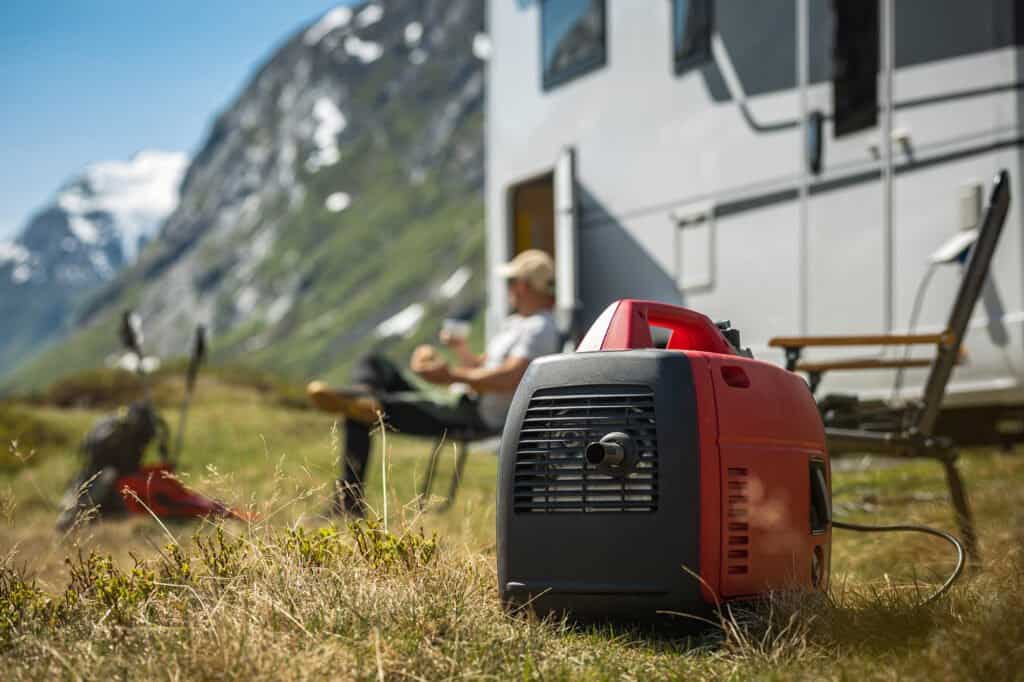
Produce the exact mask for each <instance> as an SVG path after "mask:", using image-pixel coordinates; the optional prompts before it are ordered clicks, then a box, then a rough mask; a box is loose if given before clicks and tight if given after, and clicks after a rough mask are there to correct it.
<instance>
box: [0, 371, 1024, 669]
mask: <svg viewBox="0 0 1024 682" xmlns="http://www.w3.org/2000/svg"><path fill="white" fill-rule="evenodd" d="M168 382H170V383H168V385H167V386H166V387H165V389H164V390H165V391H166V392H167V396H168V397H167V400H168V401H169V404H173V402H174V398H175V397H176V396H175V395H174V391H175V390H179V391H180V386H179V385H177V384H175V383H173V382H171V380H170V379H168ZM18 409H19V410H20V412H19V414H20V415H22V416H25V415H29V416H30V417H31V418H32V419H35V420H38V421H39V422H40V423H44V424H47V425H48V428H50V429H53V430H55V431H57V432H60V433H63V434H65V436H66V438H68V439H71V440H69V441H67V442H70V443H74V442H75V439H76V438H77V437H78V435H80V434H81V433H83V432H84V430H85V429H86V428H87V427H88V425H89V423H91V421H92V420H94V419H96V418H97V417H98V416H100V414H102V411H101V410H98V409H93V408H89V409H85V408H69V409H57V408H54V407H49V406H46V405H33V406H31V407H25V406H19V407H18ZM167 416H168V417H169V418H171V420H172V423H173V418H174V416H175V415H174V414H173V411H168V412H167ZM189 429H190V431H189V434H188V439H187V440H188V447H187V451H186V454H185V457H184V459H183V462H182V476H183V477H184V478H185V479H186V480H187V482H188V483H189V484H190V485H193V486H194V487H196V488H197V489H199V490H202V491H204V492H207V493H208V494H211V495H215V496H217V497H220V498H221V499H225V500H227V501H229V502H231V503H232V504H234V505H236V506H238V507H242V508H246V509H248V510H250V511H252V512H254V514H255V519H254V520H253V521H251V522H249V523H241V522H226V523H224V524H214V523H185V524H174V525H171V524H167V525H162V524H158V523H156V522H155V521H153V520H151V519H147V518H142V517H136V518H131V519H126V520H121V521H115V522H109V523H103V524H95V525H92V526H89V527H86V528H83V529H81V530H80V531H79V532H77V533H75V534H73V535H70V536H67V537H63V538H62V537H58V536H57V535H56V534H55V532H54V531H53V521H54V519H55V510H56V501H57V499H58V498H59V495H60V493H61V489H62V487H63V486H64V484H65V483H66V481H67V480H68V479H69V478H70V475H71V473H72V471H73V469H74V466H75V461H74V458H73V455H72V453H71V450H72V448H70V447H68V446H67V445H58V444H56V443H55V442H49V441H47V442H46V443H45V444H40V445H39V447H37V448H35V450H36V452H35V455H33V456H31V457H24V456H23V457H20V458H18V457H16V458H15V459H16V460H17V461H18V462H19V465H18V466H16V467H12V468H9V469H5V470H0V524H3V525H2V526H0V528H2V530H0V557H6V558H4V559H3V560H2V562H0V669H3V670H4V678H5V679H12V680H16V679H40V678H75V679H77V678H85V679H93V678H107V677H133V678H153V679H178V678H203V679H209V678H228V679H281V678H286V679H299V678H302V679H307V678H320V677H327V676H330V677H335V678H341V679H348V678H361V679H362V678H366V679H405V678H412V679H441V678H452V677H473V678H480V677H484V678H497V679H508V678H513V677H514V678H521V679H563V678H579V677H586V678H598V679H600V678H616V679H620V678H625V679H651V678H658V679H684V678H685V679H694V678H696V679H702V678H712V679H737V680H739V679H782V678H786V679H789V678H796V679H836V680H841V679H905V678H909V679H986V680H1002V679H1019V675H1020V674H1021V673H1020V672H1019V671H1020V670H1022V669H1024V619H1021V618H1020V613H1021V612H1022V611H1024V593H1022V587H1024V585H1022V582H1024V570H1022V569H1024V556H1022V554H1021V546H1022V542H1021V541H1022V539H1024V538H1022V534H1024V512H1021V511H1020V510H1021V509H1024V485H1022V483H1024V458H1022V457H1021V456H1020V454H1010V455H1007V454H1002V453H998V452H994V451H993V452H988V451H984V452H983V451H979V452H973V453H970V454H969V455H968V456H966V457H965V458H964V461H963V470H964V475H965V477H966V479H967V481H968V485H969V487H970V492H971V494H972V502H973V504H974V508H975V511H976V513H977V516H978V525H979V532H980V537H981V542H982V547H983V551H984V552H985V555H986V557H985V558H986V563H985V569H984V570H983V571H982V572H978V573H974V574H971V575H970V576H969V577H967V578H965V579H964V580H962V581H961V582H960V583H959V584H958V585H957V586H956V587H955V588H954V590H953V591H952V593H951V594H950V595H949V597H948V598H947V599H944V600H942V601H940V602H939V603H938V604H936V605H934V606H933V607H930V608H924V609H920V608H917V607H916V604H917V602H918V601H919V600H920V599H921V597H922V596H923V593H924V592H926V591H927V590H928V589H929V588H930V587H933V586H934V585H936V584H938V583H939V582H940V581H941V579H942V578H943V576H944V575H945V573H946V572H948V571H949V570H950V568H951V565H952V557H951V556H950V552H949V551H948V548H947V547H945V546H944V545H943V544H942V543H941V541H937V540H933V539H929V538H918V537H915V536H896V535H862V534H854V533H848V532H843V531H836V533H835V537H834V555H833V563H832V571H833V573H832V590H831V594H830V595H829V598H828V599H827V600H826V599H822V600H808V599H806V598H801V597H799V596H797V595H787V594H779V595H776V596H775V597H774V598H773V600H772V601H771V603H770V605H768V606H766V607H764V608H760V609H758V610H739V609H736V610H732V611H729V612H726V613H724V614H723V617H722V620H721V621H720V622H719V623H718V624H717V626H715V627H710V628H707V629H706V630H705V631H703V632H700V633H696V634H689V635H687V634H685V633H683V632H681V631H661V632H654V631H651V630H647V629H636V628H629V627H624V626H614V627H613V626H600V627H599V626H592V627H573V626H572V625H570V624H568V623H565V622H559V621H550V620H548V621H544V620H538V619H536V618H533V617H530V616H528V615H509V614H507V613H505V612H504V611H503V610H502V609H501V607H500V604H499V603H498V599H497V590H496V575H495V557H494V551H495V550H494V521H495V518H494V513H495V512H494V482H495V468H496V467H495V465H496V462H495V460H494V458H493V457H492V456H491V455H490V454H487V453H484V452H475V453H474V454H472V455H471V456H470V461H469V463H468V466H467V469H466V474H465V480H464V483H463V487H462V493H461V494H460V497H459V498H458V500H457V501H456V503H455V505H454V506H453V507H452V509H451V510H450V511H448V512H447V513H445V514H430V513H427V514H421V513H420V511H419V507H418V505H417V504H416V499H415V497H416V483H417V481H418V480H419V476H420V475H421V474H422V473H423V469H424V466H425V462H426V455H427V454H428V452H429V450H430V448H431V443H429V442H425V441H421V440H413V439H408V438H404V437H402V436H401V435H400V434H388V438H387V447H388V449H387V458H386V461H385V462H383V464H384V466H383V467H382V460H381V456H380V452H375V453H374V459H373V460H372V461H371V466H370V478H369V481H368V487H369V490H370V504H371V505H372V506H373V507H374V508H375V509H377V510H383V507H384V505H383V501H384V497H383V494H382V491H381V483H382V473H383V472H382V470H386V471H387V492H388V500H389V503H390V505H389V506H390V514H389V530H388V532H385V531H384V528H383V527H382V525H381V524H374V523H371V524H360V525H355V526H347V525H340V526H339V525H333V524H331V523H328V522H327V520H326V519H324V518H322V517H321V516H320V512H321V511H322V510H323V509H324V508H325V507H326V506H327V498H328V493H329V481H330V480H331V478H332V477H333V475H334V472H335V470H336V454H335V453H336V449H335V445H336V443H337V439H338V437H339V435H340V434H339V433H338V431H337V430H336V429H335V428H333V426H332V423H331V420H330V419H329V418H328V417H325V416H324V415H321V414H318V413H316V412H312V411H309V410H304V409H297V408H295V407H290V406H288V405H287V404H286V403H282V402H281V401H280V400H278V399H277V397H276V394H275V393H273V392H268V391H260V390H257V389H255V388H253V387H252V386H250V385H246V382H244V381H232V380H230V378H229V377H228V376H219V375H216V374H210V375H207V376H206V377H205V378H203V379H201V380H200V385H199V390H198V394H197V403H196V404H195V406H194V410H193V412H192V414H191V415H190V417H189ZM378 442H379V441H378ZM33 447H35V446H33V445H31V444H29V443H27V442H24V441H19V444H18V449H19V451H20V450H25V451H26V452H27V451H28V450H29V449H30V448H33ZM443 459H444V460H445V462H444V466H445V469H444V470H443V471H442V472H441V476H440V479H439V480H440V482H441V483H443V482H444V481H445V480H446V478H445V476H446V475H447V473H448V472H449V471H450V468H451V461H450V459H451V458H450V457H449V454H448V450H447V449H446V451H445V453H444V458H443ZM868 464H869V463H868V462H864V461H862V462H853V463H851V464H850V465H849V466H847V467H844V468H843V470H841V471H837V472H836V474H835V497H836V499H835V507H836V514H837V516H838V517H840V518H844V519H847V520H851V521H860V522H868V523H872V522H873V523H886V522H896V521H914V522H920V523H928V524H932V525H935V526H938V527H943V528H951V527H952V523H951V514H950V511H949V507H948V503H947V501H946V499H945V485H944V481H943V477H942V472H941V470H940V468H939V467H938V466H936V465H934V464H933V463H930V462H915V463H899V464H893V463H891V462H875V463H870V464H871V465H870V466H869V465H868ZM874 464H881V466H874ZM439 488H440V485H439Z"/></svg>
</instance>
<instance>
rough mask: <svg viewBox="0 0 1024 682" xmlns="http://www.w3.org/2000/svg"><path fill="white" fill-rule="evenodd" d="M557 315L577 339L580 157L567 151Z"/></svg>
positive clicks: (561, 187)
mask: <svg viewBox="0 0 1024 682" xmlns="http://www.w3.org/2000/svg"><path fill="white" fill-rule="evenodd" d="M554 190H555V313H556V317H557V319H558V325H559V328H560V329H561V331H562V333H563V334H564V335H565V336H566V337H567V338H569V339H570V340H575V338H576V336H577V335H578V332H579V329H577V327H578V325H579V319H578V318H579V314H578V313H579V308H580V303H579V262H578V259H579V255H578V254H579V245H578V238H577V230H578V215H577V214H578V208H577V203H576V154H575V152H574V150H573V149H572V148H571V147H567V148H566V149H563V150H562V152H561V154H559V156H558V159H557V160H556V161H555V172H554Z"/></svg>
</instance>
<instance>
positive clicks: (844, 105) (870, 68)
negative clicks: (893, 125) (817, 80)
mask: <svg viewBox="0 0 1024 682" xmlns="http://www.w3.org/2000/svg"><path fill="white" fill-rule="evenodd" d="M832 11H833V13H834V17H835V22H834V24H833V25H834V27H835V37H834V41H833V43H832V112H833V114H834V115H835V128H834V129H835V136H836V137H840V136H841V135H846V134H848V133H855V132H857V131H858V130H864V129H865V128H872V127H874V126H876V125H878V50H879V47H878V45H879V43H878V3H877V2H842V1H841V0H833V2H832Z"/></svg>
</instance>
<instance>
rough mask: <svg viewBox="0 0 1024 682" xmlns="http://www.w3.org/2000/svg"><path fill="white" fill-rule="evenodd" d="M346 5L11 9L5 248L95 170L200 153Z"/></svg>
mask: <svg viewBox="0 0 1024 682" xmlns="http://www.w3.org/2000/svg"><path fill="white" fill-rule="evenodd" d="M337 4H339V0H247V1H245V2H235V1H229V0H142V1H140V0H64V1H63V2H57V3H53V2H40V0H0V93H2V94H0V102H2V104H0V239H3V238H8V237H12V236H14V233H15V232H16V231H17V230H19V229H20V228H21V226H22V225H23V224H24V221H25V220H26V218H28V216H29V214H30V213H31V212H32V211H33V210H35V209H37V208H39V207H40V206H41V205H42V204H44V203H45V202H46V201H47V200H48V199H49V198H50V196H51V195H52V194H53V192H54V191H55V190H56V189H57V187H58V186H59V185H60V184H61V183H62V182H64V180H66V179H67V178H68V177H70V176H71V175H73V174H74V173H76V172H77V171H78V170H80V169H81V168H82V167H83V166H84V165H85V164H87V163H89V162H91V161H101V160H105V159H121V158H128V157H130V156H131V155H132V154H134V153H135V152H136V151H138V150H140V149H146V148H157V149H169V150H183V151H187V152H189V153H192V152H194V151H195V150H196V148H197V147H198V145H199V144H201V142H202V139H203V137H204V135H205V133H206V129H207V126H208V124H209V123H210V122H211V121H212V117H213V115H214V114H215V113H216V112H217V111H218V110H220V109H222V108H223V107H225V106H226V105H227V104H228V103H229V102H230V100H231V98H232V97H233V96H234V95H235V94H236V93H237V92H238V91H239V89H240V88H241V86H242V85H243V83H244V82H245V80H246V78H247V76H248V75H249V74H250V73H251V72H252V70H253V69H254V68H255V67H256V66H257V65H258V64H259V63H261V62H262V61H263V60H264V59H265V58H266V57H267V56H269V54H270V51H271V50H272V49H273V48H274V46H275V45H277V44H278V43H280V42H282V41H283V40H285V39H286V38H287V37H288V36H289V35H290V34H291V33H292V32H293V31H295V30H296V29H298V28H299V27H301V26H302V25H303V24H305V23H307V22H310V21H312V20H313V19H315V18H316V17H318V16H319V15H321V14H323V13H324V12H325V11H327V10H328V9H330V8H331V7H333V6H335V5H337ZM342 4H353V3H352V2H347V3H345V2H344V1H343V2H342Z"/></svg>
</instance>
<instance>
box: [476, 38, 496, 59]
mask: <svg viewBox="0 0 1024 682" xmlns="http://www.w3.org/2000/svg"><path fill="white" fill-rule="evenodd" d="M491 52H493V48H492V46H491V37H490V36H489V35H487V34H486V33H477V34H476V35H475V36H473V56H474V57H476V58H477V59H481V60H483V61H487V60H488V59H490V58H491Z"/></svg>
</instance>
